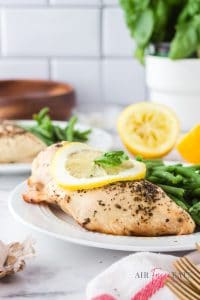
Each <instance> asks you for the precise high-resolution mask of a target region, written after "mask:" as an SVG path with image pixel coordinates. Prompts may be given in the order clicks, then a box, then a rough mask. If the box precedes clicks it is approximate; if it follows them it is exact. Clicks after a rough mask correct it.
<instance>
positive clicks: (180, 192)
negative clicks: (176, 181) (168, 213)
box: [158, 184, 185, 197]
mask: <svg viewBox="0 0 200 300" xmlns="http://www.w3.org/2000/svg"><path fill="white" fill-rule="evenodd" d="M158 185H159V186H160V187H161V188H162V189H163V191H165V192H166V193H167V194H171V195H174V196H177V197H183V196H184V193H185V190H184V189H182V188H178V187H174V186H170V185H163V184H158Z"/></svg>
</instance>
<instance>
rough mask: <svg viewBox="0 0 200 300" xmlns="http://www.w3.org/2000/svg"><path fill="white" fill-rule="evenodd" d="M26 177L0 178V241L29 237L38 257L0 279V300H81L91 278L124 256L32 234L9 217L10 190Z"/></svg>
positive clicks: (118, 252) (19, 239)
mask: <svg viewBox="0 0 200 300" xmlns="http://www.w3.org/2000/svg"><path fill="white" fill-rule="evenodd" d="M26 177H27V175H16V176H9V175H7V176H4V175H0V239H1V240H3V241H4V242H11V241H23V240H24V239H25V238H26V237H27V236H31V237H32V238H33V239H34V240H35V241H36V244H35V248H36V252H37V255H36V257H35V258H33V259H31V260H29V261H27V266H26V268H25V270H24V271H23V272H21V273H18V274H16V275H15V276H10V277H7V278H4V279H2V280H0V299H1V300H3V299H16V300H24V299H33V300H41V299H48V300H50V299H51V300H61V299H66V300H84V299H85V287H86V285H87V283H88V281H89V280H90V279H92V278H93V277H94V276H95V275H97V274H98V273H99V272H101V271H102V270H104V269H105V268H106V267H108V266H109V265H110V264H112V263H113V262H115V261H117V260H118V259H120V258H121V257H123V256H125V255H126V254H127V253H125V252H121V251H110V250H103V249H97V248H89V247H83V246H78V245H74V244H71V243H67V242H61V241H58V240H56V239H53V238H50V237H46V236H45V235H42V234H38V233H37V232H35V231H31V230H30V229H29V228H26V227H25V226H23V225H21V224H20V223H18V222H17V221H15V219H14V218H13V216H12V215H11V214H10V212H9V210H8V206H7V201H8V196H9V193H10V191H11V190H12V189H13V188H14V187H15V186H16V185H17V184H18V183H20V182H22V181H23V180H25V178H26Z"/></svg>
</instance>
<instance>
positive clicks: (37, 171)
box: [23, 144, 195, 236]
mask: <svg viewBox="0 0 200 300" xmlns="http://www.w3.org/2000/svg"><path fill="white" fill-rule="evenodd" d="M60 146H62V144H57V145H53V146H50V147H48V148H47V149H46V150H45V151H42V152H41V153H40V154H39V155H38V157H37V158H36V159H35V160H34V162H33V165H32V175H31V177H30V178H29V180H28V186H29V189H28V191H27V193H26V194H24V195H23V198H24V200H25V201H27V202H31V203H40V202H47V203H53V204H57V205H58V206H59V207H60V208H61V209H62V210H63V211H65V212H66V213H68V214H70V215H71V216H72V217H73V218H74V219H75V220H76V221H77V222H78V223H79V224H80V225H81V226H83V227H84V228H86V229H88V230H91V231H97V232H101V233H107V234H114V235H134V236H161V235H179V234H190V233H192V232H193V231H194V229H195V223H194V221H193V220H192V218H191V217H190V215H189V214H188V213H187V212H186V211H184V210H183V209H182V208H181V207H179V206H177V205H176V203H175V202H174V201H172V200H171V199H170V198H169V197H168V196H167V195H166V194H165V193H164V192H163V190H162V189H161V188H160V187H158V186H156V185H154V184H152V183H150V182H148V181H147V180H140V181H126V182H117V183H113V184H109V185H106V186H104V187H101V188H95V189H91V190H79V191H66V190H63V189H61V188H59V187H58V186H57V185H56V183H55V181H54V179H53V178H52V176H51V171H50V164H51V160H52V156H53V154H54V153H55V151H56V149H57V148H58V147H60Z"/></svg>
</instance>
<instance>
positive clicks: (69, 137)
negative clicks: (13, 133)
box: [25, 107, 92, 145]
mask: <svg viewBox="0 0 200 300" xmlns="http://www.w3.org/2000/svg"><path fill="white" fill-rule="evenodd" d="M48 113H49V109H48V108H47V107H45V108H43V109H42V110H41V111H40V112H39V113H38V114H34V115H33V119H34V120H35V121H36V125H34V126H26V127H25V129H26V130H27V131H30V132H32V133H33V134H34V135H36V136H37V137H38V138H40V139H41V140H42V141H43V142H44V143H45V144H47V145H52V144H54V143H57V142H60V141H70V142H73V141H76V142H87V140H88V136H89V134H90V133H91V131H92V130H91V129H88V130H84V131H81V130H78V129H76V124H77V121H78V118H77V117H76V116H73V117H71V119H70V120H69V121H68V123H67V125H66V127H64V128H62V127H60V126H58V125H55V124H53V122H52V120H51V118H50V116H49V114H48Z"/></svg>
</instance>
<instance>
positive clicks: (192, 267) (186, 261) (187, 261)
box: [182, 256, 200, 280]
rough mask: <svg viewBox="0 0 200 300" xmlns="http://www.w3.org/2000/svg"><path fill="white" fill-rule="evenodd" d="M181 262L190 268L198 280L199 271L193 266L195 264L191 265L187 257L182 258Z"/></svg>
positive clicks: (199, 276)
mask: <svg viewBox="0 0 200 300" xmlns="http://www.w3.org/2000/svg"><path fill="white" fill-rule="evenodd" d="M182 261H184V262H185V264H186V265H188V266H190V268H191V269H192V270H193V271H194V273H195V274H196V275H197V276H198V278H199V280H200V269H199V268H198V267H197V266H195V264H193V263H192V262H191V261H190V260H189V259H188V258H187V257H185V256H184V257H182Z"/></svg>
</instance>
